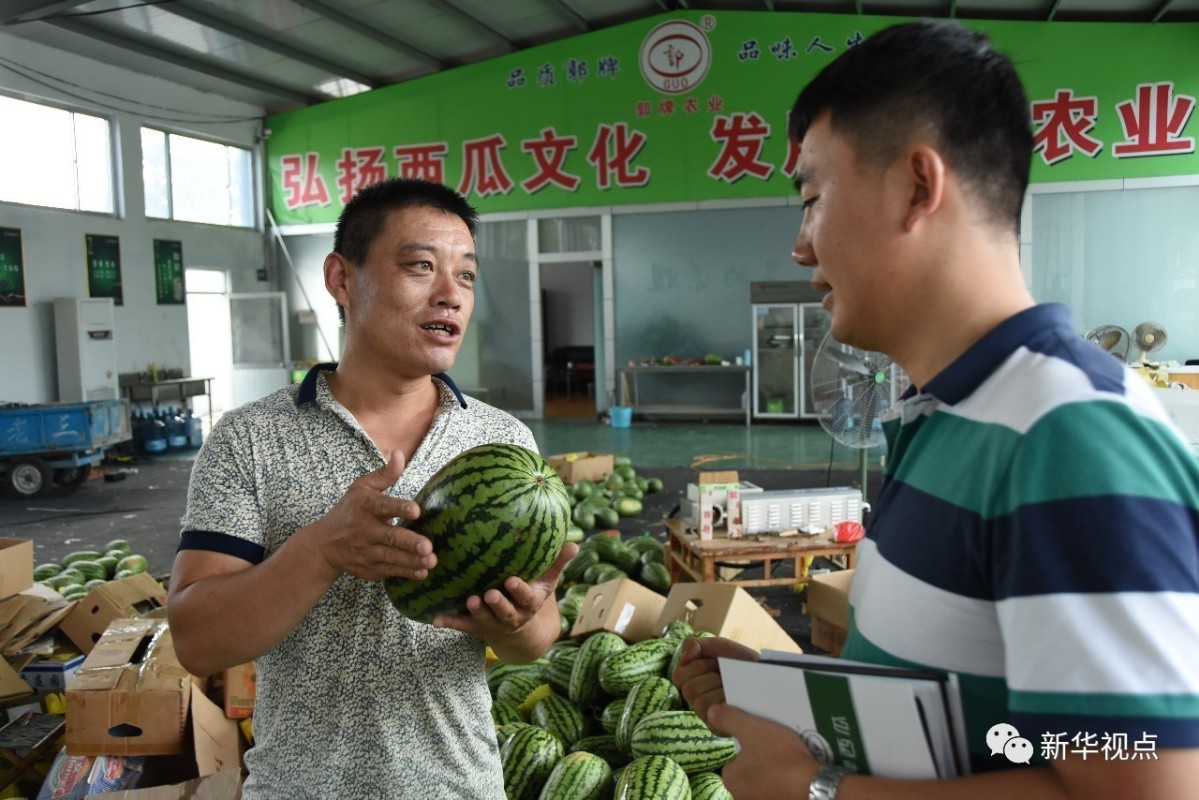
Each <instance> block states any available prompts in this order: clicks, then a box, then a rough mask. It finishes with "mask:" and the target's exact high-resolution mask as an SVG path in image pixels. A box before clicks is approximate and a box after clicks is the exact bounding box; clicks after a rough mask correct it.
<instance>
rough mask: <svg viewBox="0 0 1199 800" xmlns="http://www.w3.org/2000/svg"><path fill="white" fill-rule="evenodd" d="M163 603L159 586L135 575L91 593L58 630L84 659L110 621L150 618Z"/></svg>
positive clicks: (139, 574) (150, 578) (149, 577)
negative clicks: (77, 649) (76, 648)
mask: <svg viewBox="0 0 1199 800" xmlns="http://www.w3.org/2000/svg"><path fill="white" fill-rule="evenodd" d="M166 603H167V593H166V590H165V589H163V588H162V584H160V583H159V582H158V581H156V580H154V578H153V577H152V576H150V575H147V574H146V573H144V572H139V573H138V574H136V575H130V576H129V577H128V578H122V579H121V580H119V581H109V582H108V583H105V584H103V585H102V586H97V587H96V588H95V589H92V590H91V591H90V592H88V593H87V596H86V597H84V598H83V599H82V600H80V601H79V603H78V605H76V606H75V609H74V610H73V611H72V612H71V613H70V614H68V615H67V617H66V618H65V619H64V620H63V621H62V623H61V624H60V625H59V626H58V627H59V629H61V630H62V632H63V633H65V634H66V635H67V637H68V638H69V639H70V640H71V641H72V642H74V643H75V646H76V647H78V648H79V651H80V652H81V653H83V654H84V655H86V654H88V653H90V652H91V651H92V648H93V647H95V646H96V642H97V640H99V638H100V636H101V634H103V633H104V631H105V630H107V629H108V625H109V623H110V622H112V621H113V620H117V619H130V618H133V617H143V616H146V615H149V614H153V613H154V612H156V611H158V610H159V609H161V608H163V607H164V606H166Z"/></svg>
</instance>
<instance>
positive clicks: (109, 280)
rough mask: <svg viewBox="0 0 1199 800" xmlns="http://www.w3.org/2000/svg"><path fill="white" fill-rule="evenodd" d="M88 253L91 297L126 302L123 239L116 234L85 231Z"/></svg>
mask: <svg viewBox="0 0 1199 800" xmlns="http://www.w3.org/2000/svg"><path fill="white" fill-rule="evenodd" d="M84 239H85V241H86V253H87V290H88V296H90V297H111V298H112V299H113V304H114V305H118V306H119V305H123V304H124V298H125V295H124V289H123V287H122V286H121V241H120V239H118V238H117V237H116V236H101V235H98V234H94V233H85V234H84Z"/></svg>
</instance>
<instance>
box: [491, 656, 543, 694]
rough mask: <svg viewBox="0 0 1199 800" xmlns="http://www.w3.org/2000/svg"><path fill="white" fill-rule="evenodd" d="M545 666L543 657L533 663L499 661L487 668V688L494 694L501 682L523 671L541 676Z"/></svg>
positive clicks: (534, 675)
mask: <svg viewBox="0 0 1199 800" xmlns="http://www.w3.org/2000/svg"><path fill="white" fill-rule="evenodd" d="M543 668H544V663H543V662H542V661H541V659H538V660H537V661H534V662H532V663H531V664H507V663H505V662H503V661H497V662H495V663H494V664H492V665H491V666H490V667H488V668H487V688H488V690H490V691H491V693H492V694H495V691H496V689H498V688H500V684H501V683H503V682H504V681H506V680H508V679H509V678H511V677H512V676H513V675H517V674H520V673H522V672H523V673H527V674H529V675H532V676H533V677H539V676H540V675H541V670H542V669H543Z"/></svg>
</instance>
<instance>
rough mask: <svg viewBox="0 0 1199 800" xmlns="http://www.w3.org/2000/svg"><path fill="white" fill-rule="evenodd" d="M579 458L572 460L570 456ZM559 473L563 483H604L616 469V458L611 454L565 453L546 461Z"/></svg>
mask: <svg viewBox="0 0 1199 800" xmlns="http://www.w3.org/2000/svg"><path fill="white" fill-rule="evenodd" d="M572 455H573V456H577V458H575V459H573V460H571V459H570V458H569V456H572ZM546 461H548V462H549V464H550V466H551V467H553V468H554V470H555V471H556V472H557V473H558V477H559V478H561V479H562V482H563V483H578V482H579V481H602V480H604V479H605V478H607V477H608V476H609V475H611V474H612V471H613V470H614V469H616V458H615V456H613V455H612V454H611V453H591V452H586V453H563V454H562V455H557V456H550V457H549V458H547V459H546Z"/></svg>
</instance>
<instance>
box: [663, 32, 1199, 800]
mask: <svg viewBox="0 0 1199 800" xmlns="http://www.w3.org/2000/svg"><path fill="white" fill-rule="evenodd" d="M1028 108H1029V106H1028V101H1027V98H1026V97H1025V94H1024V91H1023V88H1022V87H1021V85H1020V80H1019V77H1018V76H1017V74H1016V71H1015V69H1014V67H1013V66H1012V63H1011V61H1010V60H1009V59H1008V58H1007V57H1006V56H1005V55H1003V54H1001V53H999V52H997V51H996V50H995V49H994V48H993V47H992V46H991V45H990V43H989V42H988V41H987V40H986V38H985V37H984V36H983V35H981V34H976V33H971V32H969V31H967V30H965V29H964V28H962V27H960V26H958V25H956V24H954V23H945V22H942V23H933V22H917V23H907V24H903V25H898V26H894V27H892V28H888V29H886V30H884V31H883V32H881V33H879V34H877V35H875V36H873V37H871V38H869V39H867V40H866V41H865V42H864V43H862V44H859V45H857V46H855V47H852V48H850V49H849V50H847V51H845V52H844V53H843V54H841V55H840V56H839V57H838V58H837V59H836V60H835V61H834V62H832V63H831V64H829V65H828V66H827V67H825V69H824V70H822V71H821V73H820V74H819V75H818V76H817V77H816V78H815V79H814V80H813V81H812V82H811V83H809V84H808V86H807V87H806V88H805V89H804V90H803V91H802V92H801V93H800V96H799V98H798V100H797V101H796V104H795V107H794V108H793V109H792V112H791V119H790V126H791V134H792V136H793V138H794V139H795V140H796V141H798V142H799V143H800V145H801V153H800V158H799V178H800V184H799V185H800V197H801V200H802V201H803V209H804V216H803V222H802V224H801V228H800V232H799V236H798V238H797V240H796V242H795V248H794V252H793V256H794V258H795V260H796V262H797V263H799V264H800V265H801V266H807V267H812V268H813V274H812V283H813V285H814V286H816V287H817V288H820V289H822V290H824V291H825V293H826V294H825V299H824V307H825V308H826V309H828V310H829V312H830V313H831V315H832V322H831V326H832V332H833V334H834V336H835V337H836V338H837V339H838V340H840V341H842V342H846V343H848V344H852V345H855V346H857V347H860V348H862V349H865V350H877V351H882V352H885V353H887V354H888V355H890V356H891V357H892V358H894V360H895V361H896V362H898V363H899V364H900V365H901V366H902V367H903V368H904V370H905V371H906V372H907V374H908V375H909V376H910V377H911V379H912V384H913V387H912V389H910V390H909V391H908V392H907V393H905V395H904V398H903V399H902V400H901V401H900V403H899V404H898V406H897V408H896V410H895V413H894V414H893V415H892V416H891V418H890V419H888V420H887V421H885V422H884V427H885V428H886V430H887V438H888V445H889V453H888V459H887V469H886V475H885V482H884V485H883V488H882V490H881V492H880V496H879V502H878V504H877V505H876V507H875V509H874V513H873V515H872V517H871V520H870V524H869V527H868V529H867V532H866V537H865V538H864V539H863V540H862V542H861V543H860V544H859V546H858V568H857V572H856V575H855V577H854V581H853V584H852V588H851V591H850V597H849V600H850V608H851V614H850V631H849V635H848V639H847V640H846V643H845V646H844V650H843V652H842V657H843V658H846V659H850V660H856V661H867V662H872V663H879V664H886V665H892V666H908V667H917V668H925V669H934V670H938V671H941V672H953V673H955V674H956V675H957V676H958V680H959V682H960V685H961V687H962V704H963V710H964V715H965V726H966V736H967V740H968V744H969V748H970V751H971V761H972V764H971V766H972V771H973V773H974V774H972V775H969V776H966V777H960V778H952V779H946V780H940V781H916V780H898V779H889V778H886V777H879V776H865V775H855V774H852V773H849V772H847V770H846V769H845V768H843V767H838V766H833V765H829V764H820V763H817V761H816V760H815V759H814V758H813V757H812V755H811V753H810V752H809V750H808V748H807V747H806V746H805V745H804V743H803V741H802V740H801V739H800V737H799V736H798V735H797V734H796V733H795V732H794V731H792V730H791V729H789V728H786V727H783V726H781V725H778V724H775V723H774V722H771V721H768V720H765V719H763V718H760V717H756V716H751V715H749V714H746V713H745V712H743V711H740V710H738V709H736V708H733V707H730V706H728V705H727V704H726V703H725V702H724V692H723V687H722V682H721V678H720V672H719V666H718V662H717V659H718V658H741V659H754V658H756V657H757V654H756V653H754V652H753V651H752V650H749V649H747V648H745V647H742V646H740V645H738V644H736V643H735V642H731V641H728V640H723V639H716V638H709V639H699V640H692V641H688V642H687V644H686V648H687V649H686V650H685V651H684V655H683V657H682V658H681V660H680V666H679V667H678V669H677V670H676V672H675V674H674V676H673V677H674V680H675V682H676V683H677V684H678V685H679V686H680V687H681V688H682V690H683V694H684V696H685V697H686V698H687V699H688V700H689V701H690V702H691V703H692V704H693V705H694V707H695V709H696V711H697V712H698V713H699V714H700V715H701V716H703V717H704V718H705V720H706V721H707V723H708V725H709V726H710V727H711V728H712V730H713V731H715V732H717V733H720V734H723V735H726V736H733V737H735V738H736V739H737V740H738V741H739V742H740V747H741V750H740V753H739V755H738V756H737V757H736V758H735V759H734V760H733V761H731V762H730V763H729V764H728V765H726V766H725V768H724V770H723V778H724V780H725V783H726V784H727V786H728V787H729V789H730V790H731V791H732V793H733V794H734V796H736V797H737V798H738V800H751V799H754V798H780V800H781V799H782V798H805V797H806V798H810V800H833V798H836V800H857V799H858V798H870V799H871V800H888V799H889V798H897V799H898V798H931V799H932V800H938V799H939V798H945V800H959V798H970V800H990V798H996V799H997V800H1009V799H1010V798H1026V799H1027V800H1032V799H1033V798H1075V800H1105V799H1107V798H1112V799H1114V798H1128V797H1135V798H1142V799H1152V800H1174V799H1175V798H1177V799H1178V800H1182V798H1193V797H1195V796H1196V791H1197V790H1196V787H1197V786H1199V557H1197V555H1196V553H1197V552H1199V530H1197V528H1199V463H1197V462H1196V460H1195V458H1194V457H1193V456H1192V455H1191V454H1190V453H1189V452H1188V449H1187V444H1186V442H1185V440H1184V439H1183V437H1182V436H1181V434H1180V433H1179V432H1178V431H1177V429H1176V428H1174V426H1173V425H1172V424H1171V423H1170V422H1169V417H1168V415H1167V414H1166V413H1165V412H1164V410H1163V409H1162V408H1161V405H1160V403H1159V402H1158V400H1157V399H1156V398H1155V397H1153V396H1152V390H1151V389H1150V388H1149V387H1148V386H1147V384H1146V383H1145V382H1144V381H1143V380H1142V379H1141V378H1140V377H1139V376H1137V375H1136V374H1135V373H1133V372H1131V371H1130V370H1129V369H1128V368H1127V367H1125V366H1123V365H1121V364H1119V363H1118V362H1116V361H1115V360H1113V359H1112V358H1111V357H1110V355H1108V354H1107V353H1104V352H1103V351H1101V350H1100V349H1099V348H1096V347H1093V346H1091V345H1090V344H1088V343H1086V342H1085V341H1084V340H1083V339H1082V337H1081V336H1079V335H1078V334H1077V332H1076V331H1075V330H1074V328H1073V326H1072V324H1071V321H1070V315H1069V312H1068V311H1067V310H1066V309H1065V308H1064V307H1062V306H1055V305H1037V304H1036V303H1035V302H1034V300H1033V298H1032V297H1031V295H1030V293H1029V291H1028V289H1027V288H1026V287H1025V282H1024V278H1023V275H1022V273H1021V269H1020V252H1019V237H1018V230H1019V222H1020V211H1021V205H1022V202H1023V197H1024V193H1025V189H1026V187H1027V184H1028V176H1029V166H1030V161H1031V156H1032V133H1031V129H1030V122H1029V112H1028ZM997 737H998V739H999V741H996V738H997ZM1008 743H1012V744H1017V743H1018V744H1019V745H1020V748H1021V749H1019V750H1018V751H1014V752H1009V751H1008V749H1007V747H1006V745H1007V744H1008ZM843 755H847V756H854V755H855V753H848V754H843ZM1030 756H1035V757H1034V760H1033V763H1032V764H1028V761H1029V757H1030ZM867 758H868V754H867ZM1018 762H1020V763H1022V765H1020V766H1018V765H1017V763H1018Z"/></svg>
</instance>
